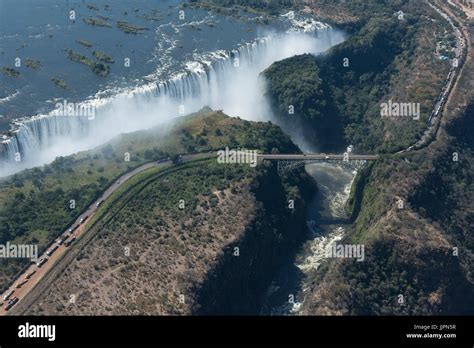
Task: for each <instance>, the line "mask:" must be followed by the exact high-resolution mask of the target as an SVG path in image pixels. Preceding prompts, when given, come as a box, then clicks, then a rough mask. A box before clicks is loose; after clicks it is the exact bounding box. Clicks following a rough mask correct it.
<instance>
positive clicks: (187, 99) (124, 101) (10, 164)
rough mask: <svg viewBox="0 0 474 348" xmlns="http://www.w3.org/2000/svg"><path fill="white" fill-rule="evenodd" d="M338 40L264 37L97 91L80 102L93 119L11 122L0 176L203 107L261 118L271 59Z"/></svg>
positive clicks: (1, 150) (0, 148)
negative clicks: (140, 81) (165, 74)
mask: <svg viewBox="0 0 474 348" xmlns="http://www.w3.org/2000/svg"><path fill="white" fill-rule="evenodd" d="M343 40H344V35H343V33H341V32H339V31H336V30H333V29H331V28H329V27H325V26H323V27H321V28H319V29H318V30H317V31H316V33H315V32H303V31H301V32H287V33H283V34H281V33H280V34H276V33H269V34H267V35H264V36H263V37H261V38H259V39H257V40H255V41H253V42H250V43H246V44H243V45H242V46H240V47H239V48H237V49H235V50H232V51H223V50H217V51H214V52H209V53H207V54H204V55H196V56H195V57H193V58H194V60H193V61H190V62H188V63H187V64H186V65H185V66H186V68H185V69H184V71H181V72H177V73H175V74H174V75H173V76H171V77H170V78H169V79H168V80H166V81H160V80H158V77H157V78H156V81H153V82H150V83H147V84H144V85H141V86H134V87H132V88H130V89H125V90H118V89H116V90H107V91H102V92H99V93H97V94H96V95H95V96H93V97H91V98H89V99H88V100H86V101H84V102H83V103H84V104H88V105H90V106H92V107H93V108H94V109H95V114H96V116H95V119H94V120H90V119H89V118H88V117H84V116H58V115H55V113H54V112H52V113H50V114H47V115H37V116H35V117H30V118H24V119H20V120H17V121H16V122H15V129H14V130H13V132H12V136H11V137H10V138H9V139H7V140H4V141H3V142H2V143H1V144H0V176H5V175H10V174H12V173H15V172H18V171H20V170H22V169H24V168H28V167H33V166H38V165H42V164H45V163H49V162H51V161H52V160H54V159H55V158H56V157H57V156H65V155H70V154H73V153H75V152H78V151H81V150H87V149H90V148H92V147H95V146H97V145H100V144H102V143H104V142H106V141H108V140H110V139H111V138H112V137H114V136H116V135H118V134H120V133H128V132H133V131H136V130H141V129H148V128H150V127H152V126H155V125H158V124H160V123H162V122H165V121H169V120H170V119H172V118H174V117H178V116H180V114H183V113H186V114H187V113H191V112H195V111H197V110H199V109H201V108H202V107H203V106H210V107H211V108H213V109H222V110H223V111H224V112H225V113H227V114H229V115H231V116H240V117H242V118H245V119H249V120H259V121H261V120H268V119H270V117H271V112H270V108H269V105H268V102H267V101H266V99H265V97H264V93H263V91H264V81H263V79H262V78H261V77H260V73H261V72H262V71H263V70H264V69H265V68H267V67H268V66H269V65H271V64H272V63H273V62H275V61H278V60H281V59H284V58H287V57H291V56H293V55H297V54H303V53H313V54H318V53H321V52H324V51H325V50H327V49H328V48H329V47H331V46H332V45H334V44H338V43H340V42H342V41H343ZM18 155H20V156H19V157H20V161H17V160H18Z"/></svg>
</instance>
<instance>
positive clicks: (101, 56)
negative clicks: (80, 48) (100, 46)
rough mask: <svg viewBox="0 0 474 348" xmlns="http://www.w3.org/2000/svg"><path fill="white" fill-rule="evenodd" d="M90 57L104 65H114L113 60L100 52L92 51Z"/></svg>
mask: <svg viewBox="0 0 474 348" xmlns="http://www.w3.org/2000/svg"><path fill="white" fill-rule="evenodd" d="M92 55H93V56H94V57H96V58H97V59H98V60H101V61H103V62H105V63H112V64H113V63H114V59H113V58H112V57H111V56H108V55H107V54H105V53H104V52H101V51H93V52H92Z"/></svg>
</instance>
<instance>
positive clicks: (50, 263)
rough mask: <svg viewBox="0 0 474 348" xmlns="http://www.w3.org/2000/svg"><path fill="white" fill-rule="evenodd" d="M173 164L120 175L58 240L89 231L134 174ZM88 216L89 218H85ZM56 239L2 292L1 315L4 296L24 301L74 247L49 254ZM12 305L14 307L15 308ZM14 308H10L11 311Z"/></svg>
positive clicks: (158, 163)
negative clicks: (104, 204) (37, 261)
mask: <svg viewBox="0 0 474 348" xmlns="http://www.w3.org/2000/svg"><path fill="white" fill-rule="evenodd" d="M213 156H215V155H213V154H211V153H209V154H193V155H184V156H182V158H181V159H182V162H189V161H192V160H195V159H198V158H207V157H213ZM170 164H172V161H171V160H170V159H166V160H161V161H155V162H149V163H145V164H143V165H141V166H139V167H137V168H135V169H133V170H131V171H129V172H127V173H125V174H123V175H122V176H120V177H119V178H118V179H117V180H116V181H114V182H113V183H112V184H111V185H110V186H109V187H108V188H107V189H106V190H105V191H104V192H103V193H102V195H101V197H100V198H99V199H98V200H97V201H95V202H93V203H92V204H90V205H89V206H88V208H87V209H86V210H85V211H83V212H82V213H81V215H80V216H79V217H78V218H77V219H76V220H75V221H74V223H72V224H71V225H70V226H69V227H68V228H67V229H66V230H65V231H64V232H63V233H62V234H61V235H60V236H58V238H56V240H59V239H61V238H62V237H68V240H69V239H70V238H71V236H72V235H74V236H76V238H77V239H79V238H80V237H82V236H83V235H84V234H85V233H87V231H88V229H87V225H88V223H89V221H90V220H91V218H92V217H93V216H94V214H95V213H96V212H97V210H98V209H99V206H98V205H97V202H101V201H106V200H107V199H108V198H110V196H111V195H112V194H113V193H114V192H115V191H116V190H117V189H119V188H120V187H122V186H123V185H124V184H125V183H126V182H127V181H128V180H130V178H132V177H133V176H135V175H137V174H138V173H141V172H143V171H145V170H147V169H150V168H153V167H159V166H163V167H164V166H166V165H170ZM86 217H87V219H85V218H86ZM81 219H85V221H84V222H83V223H82V224H81V223H80V221H81ZM75 226H78V227H77V229H75V230H74V231H73V233H72V234H71V233H69V229H70V228H74V227H75ZM56 240H55V241H53V243H52V244H51V245H49V246H48V248H47V249H46V251H45V252H44V253H43V254H42V255H41V256H39V257H38V258H39V259H41V258H47V259H48V260H47V261H46V262H45V263H44V264H43V265H42V266H41V267H38V266H37V265H36V264H35V263H32V264H31V265H30V266H29V267H28V268H27V270H26V271H25V272H24V273H23V274H22V275H20V276H19V277H18V278H17V279H15V280H14V281H13V282H12V283H11V284H10V286H9V287H8V289H7V290H5V292H4V293H2V294H1V298H0V302H1V303H2V305H1V307H0V316H2V315H7V314H8V313H9V311H7V310H5V308H4V307H5V305H6V303H7V302H8V301H4V300H3V297H4V296H5V295H6V294H7V293H9V292H10V291H14V292H13V295H11V297H10V298H13V297H16V298H18V302H16V303H15V305H14V306H17V305H18V303H20V302H21V301H22V299H24V298H25V296H27V295H28V294H29V293H30V292H31V291H32V290H33V288H34V287H35V286H36V285H37V284H38V283H39V282H40V281H41V279H42V278H43V277H44V276H45V275H46V274H47V273H48V272H49V271H50V270H51V269H53V268H54V266H55V264H56V263H57V261H58V260H59V259H61V258H62V256H63V255H64V254H65V253H66V252H67V251H68V249H69V248H72V247H74V244H72V245H71V246H69V248H68V247H66V246H65V244H64V243H63V244H61V245H59V246H58V248H57V249H56V250H55V251H54V253H53V254H52V255H51V256H47V254H46V253H47V252H48V251H49V250H50V249H51V248H52V247H53V246H54V245H57V243H56ZM33 272H34V274H33V275H32V276H31V277H30V278H29V279H28V281H27V282H26V283H25V284H23V285H22V286H21V287H20V288H16V284H17V283H21V282H22V281H24V280H25V277H24V276H25V275H26V274H31V273H33ZM14 306H12V308H14ZM12 308H10V309H9V310H10V311H11V310H12Z"/></svg>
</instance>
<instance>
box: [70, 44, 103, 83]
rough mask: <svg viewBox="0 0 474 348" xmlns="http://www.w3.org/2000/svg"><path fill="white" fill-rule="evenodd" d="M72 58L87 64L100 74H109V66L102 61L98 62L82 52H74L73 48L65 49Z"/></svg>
mask: <svg viewBox="0 0 474 348" xmlns="http://www.w3.org/2000/svg"><path fill="white" fill-rule="evenodd" d="M64 51H65V52H66V53H67V56H68V58H69V59H70V60H73V61H75V62H79V63H81V64H84V65H87V66H88V67H89V68H91V70H92V71H93V72H94V73H96V74H97V75H99V76H102V77H106V76H107V75H108V74H109V66H108V65H106V64H102V63H96V62H94V61H93V60H91V59H89V58H87V57H86V56H83V55H82V54H80V53H77V52H74V51H73V50H71V49H65V50H64Z"/></svg>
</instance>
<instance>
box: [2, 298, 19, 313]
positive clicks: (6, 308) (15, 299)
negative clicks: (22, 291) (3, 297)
mask: <svg viewBox="0 0 474 348" xmlns="http://www.w3.org/2000/svg"><path fill="white" fill-rule="evenodd" d="M18 301H19V299H18V297H13V298H12V299H11V300H10V301H8V303H7V305H6V306H5V307H4V309H5V310H6V311H8V310H10V308H12V307H13V306H14V305H15V303H17V302H18Z"/></svg>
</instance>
